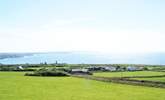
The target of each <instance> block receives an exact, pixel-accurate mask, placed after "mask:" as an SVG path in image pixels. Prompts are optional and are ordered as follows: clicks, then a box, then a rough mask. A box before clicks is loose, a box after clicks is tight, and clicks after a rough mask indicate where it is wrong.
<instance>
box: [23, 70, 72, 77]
mask: <svg viewBox="0 0 165 100" xmlns="http://www.w3.org/2000/svg"><path fill="white" fill-rule="evenodd" d="M25 76H69V74H68V73H67V72H64V71H59V70H48V69H40V70H38V71H35V72H33V73H25Z"/></svg>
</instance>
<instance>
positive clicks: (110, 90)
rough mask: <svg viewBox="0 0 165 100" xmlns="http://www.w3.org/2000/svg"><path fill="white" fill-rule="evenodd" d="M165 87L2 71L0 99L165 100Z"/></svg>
mask: <svg viewBox="0 0 165 100" xmlns="http://www.w3.org/2000/svg"><path fill="white" fill-rule="evenodd" d="M164 93H165V89H160V88H151V87H142V86H131V85H122V84H114V83H104V82H99V81H94V80H86V79H81V78H74V77H30V76H24V72H0V100H164V98H165V95H164Z"/></svg>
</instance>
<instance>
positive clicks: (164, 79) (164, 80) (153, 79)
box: [132, 77, 165, 82]
mask: <svg viewBox="0 0 165 100" xmlns="http://www.w3.org/2000/svg"><path fill="white" fill-rule="evenodd" d="M132 79H135V80H147V81H158V82H165V77H154V78H132Z"/></svg>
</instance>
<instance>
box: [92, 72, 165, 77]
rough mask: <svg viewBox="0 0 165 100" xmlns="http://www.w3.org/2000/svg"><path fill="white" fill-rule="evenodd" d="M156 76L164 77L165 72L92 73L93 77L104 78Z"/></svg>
mask: <svg viewBox="0 0 165 100" xmlns="http://www.w3.org/2000/svg"><path fill="white" fill-rule="evenodd" d="M157 75H165V72H153V71H135V72H100V73H94V76H104V77H129V76H157Z"/></svg>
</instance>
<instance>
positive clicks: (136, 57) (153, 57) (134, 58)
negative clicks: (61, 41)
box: [0, 52, 165, 65]
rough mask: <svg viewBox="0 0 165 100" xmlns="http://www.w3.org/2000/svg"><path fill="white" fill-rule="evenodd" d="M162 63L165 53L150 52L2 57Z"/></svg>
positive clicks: (12, 61)
mask: <svg viewBox="0 0 165 100" xmlns="http://www.w3.org/2000/svg"><path fill="white" fill-rule="evenodd" d="M56 61H58V62H59V63H69V64H82V63H83V64H161V65H165V53H150V54H103V53H91V52H56V53H40V54H34V55H31V56H24V57H19V58H7V59H1V60H0V63H2V64H25V63H29V64H39V63H42V62H47V63H55V62H56Z"/></svg>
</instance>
